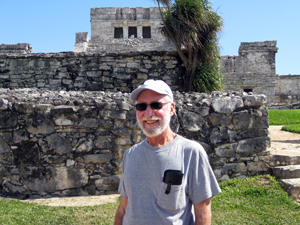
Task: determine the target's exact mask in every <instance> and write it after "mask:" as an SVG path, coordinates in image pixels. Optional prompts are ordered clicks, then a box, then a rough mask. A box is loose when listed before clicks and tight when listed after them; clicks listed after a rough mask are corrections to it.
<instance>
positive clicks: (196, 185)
mask: <svg viewBox="0 0 300 225" xmlns="http://www.w3.org/2000/svg"><path fill="white" fill-rule="evenodd" d="M190 160H191V162H190V169H189V174H188V195H189V198H190V199H191V201H192V202H193V205H196V204H198V203H200V202H202V201H204V200H206V199H208V198H211V197H213V196H214V195H216V194H218V193H220V192H221V189H220V187H219V184H218V182H217V180H216V177H215V175H214V172H213V170H212V168H211V166H210V164H209V160H208V156H207V154H206V152H205V150H204V149H203V147H202V146H201V145H199V148H197V149H193V150H192V157H190Z"/></svg>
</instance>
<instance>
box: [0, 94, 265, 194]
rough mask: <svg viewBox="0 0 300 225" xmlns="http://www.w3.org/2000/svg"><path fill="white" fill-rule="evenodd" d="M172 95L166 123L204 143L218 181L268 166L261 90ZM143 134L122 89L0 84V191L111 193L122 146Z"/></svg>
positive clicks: (119, 163)
mask: <svg viewBox="0 0 300 225" xmlns="http://www.w3.org/2000/svg"><path fill="white" fill-rule="evenodd" d="M174 99H175V102H176V115H175V116H173V118H172V121H171V125H172V129H173V130H174V131H176V132H177V133H179V134H181V135H183V136H185V137H187V138H190V139H193V140H196V141H198V142H200V143H202V144H203V146H204V148H205V149H206V151H207V153H208V155H209V159H210V163H211V165H212V168H213V170H214V172H215V174H216V176H217V179H218V180H219V181H220V180H226V179H229V178H242V177H246V176H249V175H255V174H262V173H266V172H267V171H268V168H267V167H266V166H265V164H264V162H263V161H261V155H262V154H263V151H264V150H266V148H267V146H268V145H269V144H270V139H269V137H268V126H269V125H268V112H267V109H266V107H265V104H266V97H265V96H264V95H245V94H244V95H241V94H239V93H234V92H230V93H227V94H222V93H220V92H213V93H211V94H200V93H189V94H188V93H180V92H178V91H176V92H175V93H174ZM143 138H144V136H143V134H142V132H141V131H140V129H139V128H138V125H137V123H136V119H135V112H134V108H133V103H132V102H131V100H130V99H129V94H127V93H121V92H101V91H100V92H94V91H85V92H75V91H69V92H66V91H48V90H40V89H16V90H9V89H0V182H1V183H0V190H1V193H2V195H5V194H8V193H9V194H11V195H12V194H14V195H16V196H18V197H25V196H29V195H37V196H42V195H48V196H72V195H95V194H104V193H112V192H115V191H116V190H117V187H118V182H119V178H120V174H121V168H122V167H121V166H122V156H123V153H124V151H125V150H126V149H128V148H129V147H130V146H132V145H133V144H135V143H138V142H140V141H141V140H142V139H143Z"/></svg>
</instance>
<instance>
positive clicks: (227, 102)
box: [211, 97, 244, 116]
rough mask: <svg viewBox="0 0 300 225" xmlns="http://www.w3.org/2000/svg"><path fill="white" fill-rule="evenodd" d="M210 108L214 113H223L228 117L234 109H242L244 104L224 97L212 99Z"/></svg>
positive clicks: (235, 99) (236, 99) (239, 100)
mask: <svg viewBox="0 0 300 225" xmlns="http://www.w3.org/2000/svg"><path fill="white" fill-rule="evenodd" d="M211 106H212V107H213V109H214V110H215V111H216V112H218V113H225V114H227V115H228V116H229V115H231V114H232V112H233V111H235V110H236V109H238V108H242V107H243V106H244V104H243V101H242V99H239V98H230V97H224V98H216V99H214V100H213V102H212V105H211Z"/></svg>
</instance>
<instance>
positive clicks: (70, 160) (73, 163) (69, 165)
mask: <svg viewBox="0 0 300 225" xmlns="http://www.w3.org/2000/svg"><path fill="white" fill-rule="evenodd" d="M75 163H76V162H75V161H74V160H72V159H67V161H66V167H71V166H74V165H75Z"/></svg>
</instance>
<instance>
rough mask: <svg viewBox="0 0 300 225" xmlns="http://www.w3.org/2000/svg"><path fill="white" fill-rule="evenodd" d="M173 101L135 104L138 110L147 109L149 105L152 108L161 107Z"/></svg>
mask: <svg viewBox="0 0 300 225" xmlns="http://www.w3.org/2000/svg"><path fill="white" fill-rule="evenodd" d="M168 103H171V102H152V103H150V104H147V103H138V104H136V105H135V108H136V110H138V111H145V110H146V109H147V107H148V105H150V107H151V109H161V108H162V107H163V106H164V105H165V104H168Z"/></svg>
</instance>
